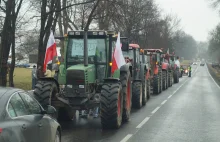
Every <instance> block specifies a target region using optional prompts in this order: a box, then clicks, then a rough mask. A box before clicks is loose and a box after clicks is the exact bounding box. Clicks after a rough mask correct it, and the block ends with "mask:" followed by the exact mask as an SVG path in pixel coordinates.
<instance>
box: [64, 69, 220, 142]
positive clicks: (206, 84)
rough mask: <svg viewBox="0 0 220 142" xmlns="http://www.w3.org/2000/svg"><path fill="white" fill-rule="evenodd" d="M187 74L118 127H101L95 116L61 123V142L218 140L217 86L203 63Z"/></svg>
mask: <svg viewBox="0 0 220 142" xmlns="http://www.w3.org/2000/svg"><path fill="white" fill-rule="evenodd" d="M193 71H194V72H193V74H192V77H191V78H188V77H186V76H184V77H183V78H181V79H180V83H178V84H175V85H173V86H172V87H171V88H169V89H168V90H166V91H164V92H163V93H161V94H159V95H157V96H152V97H151V99H150V101H149V102H148V103H147V105H146V106H145V107H143V108H142V109H140V110H132V115H131V120H130V122H128V123H126V124H123V125H122V127H121V128H120V129H119V130H105V131H102V129H101V125H100V120H99V118H97V119H93V118H89V119H82V118H80V119H77V120H76V121H74V122H72V123H62V127H63V134H62V135H63V137H62V142H73V141H74V142H146V141H149V142H181V141H184V142H185V141H190V142H191V141H192V142H195V141H204V142H208V141H210V142H218V141H220V135H219V130H220V88H219V87H218V86H217V84H216V83H215V82H214V81H213V79H212V78H211V76H210V74H209V72H208V70H207V67H206V66H205V67H203V66H199V65H198V67H197V66H196V67H195V66H194V67H193Z"/></svg>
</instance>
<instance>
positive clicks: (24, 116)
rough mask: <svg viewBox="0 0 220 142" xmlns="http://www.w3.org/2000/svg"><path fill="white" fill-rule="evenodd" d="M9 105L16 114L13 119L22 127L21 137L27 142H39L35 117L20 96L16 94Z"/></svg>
mask: <svg viewBox="0 0 220 142" xmlns="http://www.w3.org/2000/svg"><path fill="white" fill-rule="evenodd" d="M9 103H10V104H11V106H12V107H13V108H14V111H15V113H16V117H11V118H12V119H13V121H14V122H15V123H16V124H18V125H19V126H20V131H21V135H22V136H21V137H23V139H24V140H25V142H39V137H38V134H37V124H36V123H35V117H34V116H33V115H31V113H30V111H29V110H28V108H27V106H26V105H25V103H24V101H23V100H22V98H21V97H20V95H19V94H18V93H15V94H14V95H13V96H12V97H11V99H10V101H9Z"/></svg>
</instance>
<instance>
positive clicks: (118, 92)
mask: <svg viewBox="0 0 220 142" xmlns="http://www.w3.org/2000/svg"><path fill="white" fill-rule="evenodd" d="M100 111H101V124H102V128H103V129H109V128H114V129H115V128H116V129H117V128H119V127H120V126H121V123H122V113H123V94H122V85H121V84H120V83H109V84H104V85H103V86H102V89H101V106H100Z"/></svg>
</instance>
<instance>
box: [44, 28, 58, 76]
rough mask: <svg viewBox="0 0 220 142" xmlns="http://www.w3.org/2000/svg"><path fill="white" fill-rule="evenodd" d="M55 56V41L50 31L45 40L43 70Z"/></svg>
mask: <svg viewBox="0 0 220 142" xmlns="http://www.w3.org/2000/svg"><path fill="white" fill-rule="evenodd" d="M55 56H57V50H56V42H55V39H54V36H53V32H52V31H51V33H50V37H49V39H48V42H47V48H46V54H45V58H44V68H43V71H44V72H45V71H46V67H47V64H48V63H49V62H50V61H52V60H53V58H54V57H55Z"/></svg>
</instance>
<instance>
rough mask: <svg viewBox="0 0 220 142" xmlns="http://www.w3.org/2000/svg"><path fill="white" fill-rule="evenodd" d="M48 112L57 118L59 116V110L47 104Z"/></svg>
mask: <svg viewBox="0 0 220 142" xmlns="http://www.w3.org/2000/svg"><path fill="white" fill-rule="evenodd" d="M46 114H48V115H50V116H52V117H53V118H55V119H57V117H58V114H57V110H56V109H55V108H54V107H53V106H51V105H48V106H47V109H46Z"/></svg>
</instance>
